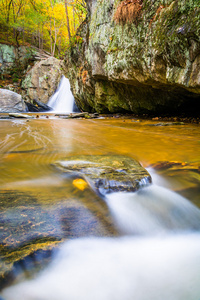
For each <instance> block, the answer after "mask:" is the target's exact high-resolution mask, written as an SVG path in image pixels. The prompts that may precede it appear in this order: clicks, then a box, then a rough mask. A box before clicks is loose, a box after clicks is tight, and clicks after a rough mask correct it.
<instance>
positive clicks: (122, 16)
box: [114, 0, 143, 24]
mask: <svg viewBox="0 0 200 300" xmlns="http://www.w3.org/2000/svg"><path fill="white" fill-rule="evenodd" d="M142 3H143V1H142V0H126V1H122V2H121V3H120V5H119V6H118V8H117V10H116V13H115V15H114V20H115V22H116V23H121V24H126V23H137V20H138V18H139V17H140V14H141V10H142Z"/></svg>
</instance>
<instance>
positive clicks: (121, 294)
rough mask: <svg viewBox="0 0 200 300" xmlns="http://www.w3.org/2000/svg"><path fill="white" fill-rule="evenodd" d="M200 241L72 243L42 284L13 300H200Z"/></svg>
mask: <svg viewBox="0 0 200 300" xmlns="http://www.w3.org/2000/svg"><path fill="white" fill-rule="evenodd" d="M199 295H200V235H192V234H191V235H168V236H164V237H146V238H141V237H140V238H136V237H135V238H134V237H126V238H116V239H114V238H113V239H111V238H99V239H97V238H94V239H79V240H73V241H69V242H66V243H65V244H64V245H63V246H62V247H61V249H60V252H59V253H58V255H57V257H56V258H55V260H54V261H53V263H52V264H51V265H50V266H49V267H48V268H47V269H46V270H45V271H44V272H43V273H42V274H40V276H39V277H37V278H36V279H33V280H30V281H26V282H23V283H20V284H18V285H16V286H13V287H10V288H8V289H6V290H4V292H3V297H4V298H5V299H7V300H22V299H23V300H58V299H59V300H66V299H67V300H79V299H81V300H94V299H95V300H102V299H103V300H122V299H123V300H132V299H135V300H198V299H199Z"/></svg>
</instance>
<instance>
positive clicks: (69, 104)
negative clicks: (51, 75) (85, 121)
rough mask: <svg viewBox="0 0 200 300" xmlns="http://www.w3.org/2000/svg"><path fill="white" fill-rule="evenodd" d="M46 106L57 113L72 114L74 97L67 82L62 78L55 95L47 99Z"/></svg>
mask: <svg viewBox="0 0 200 300" xmlns="http://www.w3.org/2000/svg"><path fill="white" fill-rule="evenodd" d="M48 106H50V107H52V108H53V110H54V112H57V113H72V112H73V106H74V97H73V95H72V92H71V90H70V83H69V80H68V79H67V78H66V77H65V76H62V78H61V81H60V84H59V87H58V89H57V91H56V92H55V94H54V95H53V96H52V97H51V98H50V99H49V102H48Z"/></svg>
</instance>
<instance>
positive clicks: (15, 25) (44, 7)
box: [0, 0, 86, 56]
mask: <svg viewBox="0 0 200 300" xmlns="http://www.w3.org/2000/svg"><path fill="white" fill-rule="evenodd" d="M0 11H1V14H0V29H1V30H0V41H1V42H4V43H8V44H14V45H17V46H19V45H27V46H28V45H33V46H36V47H38V48H40V49H43V50H46V51H48V52H50V53H51V55H58V56H60V55H62V54H63V53H64V52H65V50H66V49H67V47H68V46H69V43H71V42H73V39H75V38H76V37H75V33H76V30H77V28H78V27H79V25H80V24H81V23H82V22H83V20H84V19H85V16H86V4H85V1H84V0H73V1H72V0H71V1H70V0H0Z"/></svg>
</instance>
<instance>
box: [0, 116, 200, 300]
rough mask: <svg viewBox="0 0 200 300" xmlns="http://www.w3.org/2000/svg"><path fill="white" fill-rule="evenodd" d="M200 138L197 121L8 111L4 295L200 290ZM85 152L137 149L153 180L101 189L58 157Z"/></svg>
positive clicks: (180, 297) (133, 154)
mask: <svg viewBox="0 0 200 300" xmlns="http://www.w3.org/2000/svg"><path fill="white" fill-rule="evenodd" d="M164 125H167V126H164ZM199 146H200V130H199V125H194V124H182V125H181V124H180V125H174V124H167V123H162V124H158V122H156V121H149V120H137V119H120V118H102V119H91V120H85V119H79V120H75V119H73V120H72V119H68V120H65V119H61V118H56V117H54V115H53V114H50V115H49V118H48V119H46V118H42V116H41V117H40V118H38V119H30V120H21V119H20V120H15V119H13V120H0V154H1V155H0V160H1V163H0V187H1V188H0V206H1V210H0V229H1V230H0V237H1V238H0V241H1V244H0V254H1V257H0V263H1V268H0V275H1V276H3V274H5V275H6V276H5V279H4V280H1V281H0V288H1V292H0V295H1V296H2V299H3V300H18V299H19V300H47V299H48V300H64V299H65V300H66V299H67V300H79V299H80V300H90V299H91V300H100V299H101V300H122V299H123V300H129V299H135V300H199V299H200V209H199V207H200V196H199V195H200V152H199V150H198V149H199ZM79 155H87V156H94V155H109V156H113V155H123V156H127V157H130V158H133V159H136V160H138V161H139V162H140V163H141V164H142V166H143V167H144V168H146V169H147V170H148V172H149V173H150V174H151V176H152V180H153V183H152V185H149V186H147V187H144V188H142V189H140V190H139V191H137V192H134V193H126V192H117V193H111V194H108V195H106V196H105V197H104V198H101V197H100V196H99V195H98V194H97V193H95V191H94V190H93V189H92V188H91V187H90V186H89V185H87V184H86V183H83V182H82V181H81V180H77V179H76V178H74V177H73V176H68V175H66V174H63V173H62V172H59V171H58V170H56V168H55V167H54V164H55V162H57V161H64V160H67V159H68V158H70V157H73V156H79ZM3 277H4V276H3ZM1 296H0V297H1ZM0 299H1V298H0Z"/></svg>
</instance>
